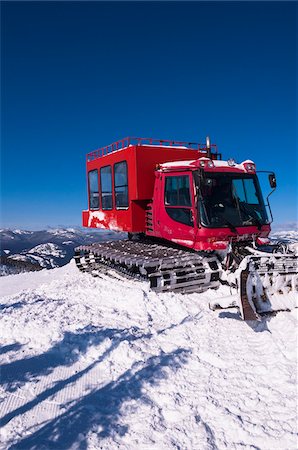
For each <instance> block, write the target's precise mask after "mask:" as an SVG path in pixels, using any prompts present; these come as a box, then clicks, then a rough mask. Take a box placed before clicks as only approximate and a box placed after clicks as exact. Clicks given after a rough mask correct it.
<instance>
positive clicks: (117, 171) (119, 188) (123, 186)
mask: <svg viewBox="0 0 298 450" xmlns="http://www.w3.org/2000/svg"><path fill="white" fill-rule="evenodd" d="M114 188H115V203H116V208H117V209H121V208H128V180H127V163H126V161H122V162H119V163H116V164H114Z"/></svg>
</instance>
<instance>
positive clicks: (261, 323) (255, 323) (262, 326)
mask: <svg viewBox="0 0 298 450" xmlns="http://www.w3.org/2000/svg"><path fill="white" fill-rule="evenodd" d="M218 317H219V318H220V319H233V320H239V321H241V322H243V324H245V325H247V326H249V327H250V328H251V329H252V330H253V331H255V332H256V333H262V332H263V331H268V332H269V333H271V331H270V330H269V328H268V325H267V322H270V320H271V317H270V316H263V317H261V318H260V320H246V321H244V320H243V319H242V318H241V316H240V312H239V311H237V312H230V311H223V312H220V313H219V314H218Z"/></svg>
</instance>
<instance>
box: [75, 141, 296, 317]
mask: <svg viewBox="0 0 298 450" xmlns="http://www.w3.org/2000/svg"><path fill="white" fill-rule="evenodd" d="M86 165H87V188H88V209H87V210H85V211H83V213H82V221H83V226H84V227H89V228H98V229H107V230H113V231H121V232H126V233H128V238H127V239H125V240H111V241H106V242H99V243H95V244H92V245H83V246H80V247H77V248H76V249H75V260H76V264H77V266H78V268H79V269H80V270H81V271H84V272H89V273H90V274H92V275H94V276H100V274H101V273H103V274H111V273H114V274H115V273H119V272H120V274H122V275H125V276H126V277H127V276H128V277H136V278H140V279H144V278H145V279H148V280H149V282H150V287H151V289H153V290H155V291H157V292H168V291H176V292H183V293H188V292H202V291H205V290H207V289H209V288H218V287H219V286H220V284H228V285H230V286H231V288H233V289H235V290H236V291H235V292H236V293H237V294H236V295H234V296H232V295H231V297H229V298H226V299H221V300H220V299H219V300H218V302H216V303H215V304H212V305H210V306H211V307H212V308H215V307H223V308H224V307H228V306H238V307H239V310H240V313H241V316H242V318H243V319H244V320H256V319H259V317H260V314H262V313H268V312H272V311H277V310H290V309H293V307H295V302H296V300H297V290H298V286H297V280H298V277H297V255H295V253H294V252H291V251H290V249H288V248H287V247H285V246H284V245H279V244H275V245H273V244H270V240H269V238H268V236H269V233H270V224H271V222H272V220H273V218H272V213H271V208H270V204H269V196H270V195H271V193H272V192H273V191H274V190H275V188H276V178H275V174H274V173H273V172H268V174H269V184H270V187H271V192H270V193H269V195H268V196H267V199H266V203H265V202H264V199H263V195H262V192H261V188H260V183H259V180H258V176H257V173H256V165H255V163H254V162H253V161H251V160H246V161H243V162H242V163H240V164H239V163H236V162H235V161H234V160H233V159H229V160H227V161H224V160H222V156H221V154H220V153H219V152H218V150H217V146H216V145H215V144H211V142H210V139H209V138H207V139H206V143H205V144H197V143H191V142H178V141H166V140H155V139H145V138H125V139H122V140H120V141H117V142H115V143H113V144H111V145H108V146H106V147H102V148H100V149H98V150H95V151H93V152H91V153H88V154H87V161H86Z"/></svg>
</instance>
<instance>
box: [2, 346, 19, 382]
mask: <svg viewBox="0 0 298 450" xmlns="http://www.w3.org/2000/svg"><path fill="white" fill-rule="evenodd" d="M21 347H23V346H22V344H19V343H18V342H16V343H15V344H8V345H4V346H3V347H1V348H0V355H4V353H8V352H16V351H17V350H20V348H21ZM0 376H1V368H0ZM0 379H1V378H0Z"/></svg>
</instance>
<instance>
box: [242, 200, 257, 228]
mask: <svg viewBox="0 0 298 450" xmlns="http://www.w3.org/2000/svg"><path fill="white" fill-rule="evenodd" d="M239 208H240V210H241V211H243V212H244V213H245V214H247V215H248V217H249V218H250V219H252V221H253V224H254V225H257V227H258V230H260V229H261V228H262V225H263V224H262V222H261V221H260V219H259V218H258V216H257V214H253V213H252V212H251V211H249V210H248V208H246V206H245V205H244V204H243V203H240V202H239Z"/></svg>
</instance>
